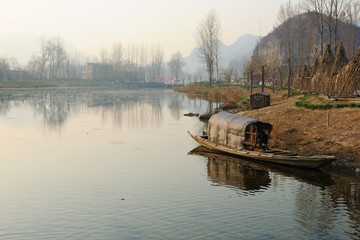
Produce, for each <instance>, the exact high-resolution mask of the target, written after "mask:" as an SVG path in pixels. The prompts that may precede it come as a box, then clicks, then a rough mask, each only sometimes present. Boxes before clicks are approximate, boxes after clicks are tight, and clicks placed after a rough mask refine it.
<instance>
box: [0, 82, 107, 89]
mask: <svg viewBox="0 0 360 240" xmlns="http://www.w3.org/2000/svg"><path fill="white" fill-rule="evenodd" d="M111 84H113V83H112V82H105V81H91V80H69V81H68V80H55V81H49V80H32V81H30V80H29V81H0V88H45V87H82V86H84V87H85V86H104V85H111Z"/></svg>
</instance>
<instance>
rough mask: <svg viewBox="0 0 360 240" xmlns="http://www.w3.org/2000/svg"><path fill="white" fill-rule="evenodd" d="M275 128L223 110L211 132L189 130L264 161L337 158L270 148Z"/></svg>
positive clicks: (309, 164) (214, 145) (308, 162)
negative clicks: (271, 133) (269, 142)
mask: <svg viewBox="0 0 360 240" xmlns="http://www.w3.org/2000/svg"><path fill="white" fill-rule="evenodd" d="M271 130H272V126H271V124H269V123H266V122H263V121H259V120H256V119H252V118H248V117H244V116H239V115H235V114H231V113H226V112H220V113H218V114H215V115H213V116H212V117H211V118H210V120H209V123H208V134H209V136H207V135H204V136H194V135H193V134H191V133H190V132H189V131H188V134H189V135H190V136H191V137H192V138H193V139H194V140H195V141H196V142H198V143H199V144H200V145H202V146H204V147H207V148H210V149H213V150H216V151H221V152H226V153H229V154H232V155H237V156H240V157H244V158H249V159H254V160H258V161H263V162H269V163H276V164H283V165H289V166H295V167H305V168H318V167H322V166H325V165H327V164H329V163H331V162H332V161H334V160H335V157H334V156H328V155H313V156H311V155H302V154H298V153H295V152H290V151H285V150H279V149H269V148H268V138H269V134H270V132H271Z"/></svg>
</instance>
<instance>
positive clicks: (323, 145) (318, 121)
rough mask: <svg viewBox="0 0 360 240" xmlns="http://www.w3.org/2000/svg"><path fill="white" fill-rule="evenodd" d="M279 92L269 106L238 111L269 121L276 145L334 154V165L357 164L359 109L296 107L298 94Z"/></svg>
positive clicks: (359, 160)
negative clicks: (275, 136)
mask: <svg viewBox="0 0 360 240" xmlns="http://www.w3.org/2000/svg"><path fill="white" fill-rule="evenodd" d="M265 92H266V91H265ZM269 93H270V92H269ZM279 93H281V91H279V92H278V93H277V94H273V95H275V96H274V97H273V98H272V99H271V100H272V102H271V106H270V107H266V108H263V109H258V110H249V111H243V112H237V114H240V115H245V116H248V117H252V118H255V119H259V120H263V121H267V122H269V123H271V124H272V125H273V127H274V131H273V134H275V135H276V132H277V135H278V137H277V140H276V145H275V147H278V148H281V149H287V150H293V151H298V152H302V153H312V154H314V153H316V154H330V155H335V156H337V159H338V160H337V161H336V162H335V163H334V164H333V166H341V167H345V168H353V169H356V168H359V167H360V108H339V109H337V108H333V109H331V110H310V109H305V108H302V107H296V106H295V102H296V101H298V99H299V97H300V96H294V97H290V98H284V99H283V98H281V97H279V96H277V95H279ZM281 96H282V94H281ZM328 113H329V126H328Z"/></svg>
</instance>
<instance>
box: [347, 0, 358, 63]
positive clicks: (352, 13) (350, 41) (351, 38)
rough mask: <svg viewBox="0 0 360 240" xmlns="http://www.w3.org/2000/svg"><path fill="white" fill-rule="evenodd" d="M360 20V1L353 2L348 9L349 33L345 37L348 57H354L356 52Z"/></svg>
mask: <svg viewBox="0 0 360 240" xmlns="http://www.w3.org/2000/svg"><path fill="white" fill-rule="evenodd" d="M359 20H360V2H359V1H353V2H351V4H349V6H348V8H347V20H346V23H347V24H348V25H347V31H346V34H345V36H347V39H345V40H347V46H348V49H347V51H346V52H347V53H348V56H350V57H352V56H354V55H355V52H356V49H357V48H356V46H357V45H356V42H357V37H356V36H357V28H358V26H357V24H358V22H359Z"/></svg>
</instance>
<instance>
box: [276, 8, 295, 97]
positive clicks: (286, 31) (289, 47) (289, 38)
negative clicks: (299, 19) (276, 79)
mask: <svg viewBox="0 0 360 240" xmlns="http://www.w3.org/2000/svg"><path fill="white" fill-rule="evenodd" d="M297 13H298V12H297V9H296V8H295V7H294V6H293V5H292V4H291V1H288V2H287V3H285V4H283V5H281V7H280V10H279V13H278V26H277V27H276V28H275V32H276V34H277V36H278V37H279V39H280V42H281V44H282V45H283V46H284V47H285V51H286V56H287V64H288V68H289V75H288V97H290V86H291V76H292V55H293V43H294V38H293V36H294V35H293V28H294V25H295V21H294V17H295V16H296V15H297Z"/></svg>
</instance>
